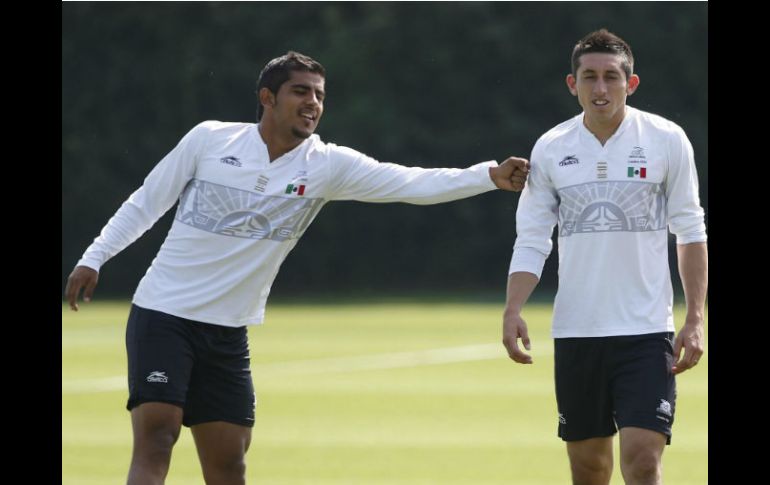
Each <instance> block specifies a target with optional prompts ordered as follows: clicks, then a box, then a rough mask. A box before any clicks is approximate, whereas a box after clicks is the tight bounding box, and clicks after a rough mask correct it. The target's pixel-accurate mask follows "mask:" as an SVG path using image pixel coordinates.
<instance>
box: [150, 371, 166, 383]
mask: <svg viewBox="0 0 770 485" xmlns="http://www.w3.org/2000/svg"><path fill="white" fill-rule="evenodd" d="M147 382H164V383H165V382H168V377H166V371H163V372H160V371H157V370H154V371H152V372H150V375H149V376H147Z"/></svg>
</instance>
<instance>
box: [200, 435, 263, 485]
mask: <svg viewBox="0 0 770 485" xmlns="http://www.w3.org/2000/svg"><path fill="white" fill-rule="evenodd" d="M190 429H191V430H192V434H193V438H195V446H196V448H197V449H198V458H200V461H201V468H202V469H203V478H204V479H205V480H206V485H244V484H245V483H246V459H245V458H246V451H247V450H248V449H249V445H250V444H251V428H250V427H247V426H239V425H237V424H232V423H226V422H224V421H213V422H210V423H203V424H198V425H195V426H192V427H190Z"/></svg>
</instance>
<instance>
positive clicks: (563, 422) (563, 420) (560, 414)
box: [559, 413, 567, 424]
mask: <svg viewBox="0 0 770 485" xmlns="http://www.w3.org/2000/svg"><path fill="white" fill-rule="evenodd" d="M559 423H560V424H567V418H565V417H564V415H563V414H562V413H559Z"/></svg>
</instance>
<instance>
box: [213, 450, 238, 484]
mask: <svg viewBox="0 0 770 485" xmlns="http://www.w3.org/2000/svg"><path fill="white" fill-rule="evenodd" d="M203 474H204V478H205V479H206V483H246V460H245V457H243V456H240V457H232V458H228V459H221V460H217V461H216V462H214V463H208V464H204V473H203Z"/></svg>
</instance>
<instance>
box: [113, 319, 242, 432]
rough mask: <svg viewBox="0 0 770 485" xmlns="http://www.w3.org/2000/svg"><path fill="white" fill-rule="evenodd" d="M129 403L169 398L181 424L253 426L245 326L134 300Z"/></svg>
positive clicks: (128, 346) (128, 337) (129, 343)
mask: <svg viewBox="0 0 770 485" xmlns="http://www.w3.org/2000/svg"><path fill="white" fill-rule="evenodd" d="M126 350H127V352H128V392H129V396H128V404H127V405H126V408H127V409H129V410H131V409H133V408H134V407H136V406H138V405H139V404H142V403H145V402H165V403H169V404H174V405H177V406H179V407H181V408H182V409H183V410H184V417H183V418H182V424H184V425H185V426H194V425H196V424H201V423H207V422H211V421H226V422H229V423H233V424H237V425H240V426H248V427H252V426H254V406H255V404H256V399H255V396H254V385H253V383H252V381H251V369H250V358H249V342H248V334H247V331H246V327H245V326H244V327H237V328H233V327H225V326H221V325H212V324H209V323H201V322H196V321H193V320H188V319H185V318H180V317H176V316H173V315H169V314H167V313H162V312H159V311H155V310H148V309H146V308H141V307H138V306H136V305H132V306H131V313H130V314H129V316H128V326H127V327H126Z"/></svg>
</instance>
